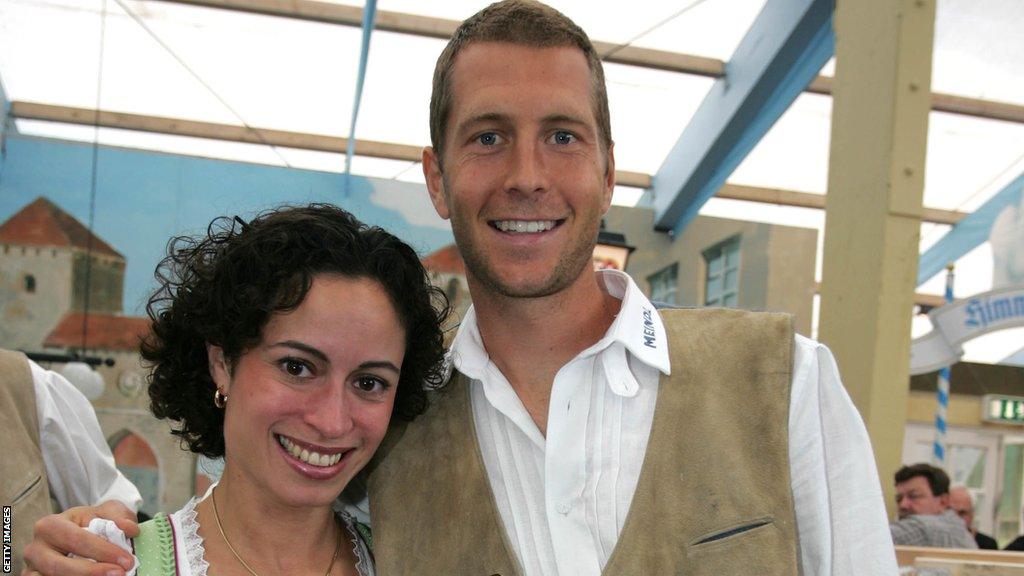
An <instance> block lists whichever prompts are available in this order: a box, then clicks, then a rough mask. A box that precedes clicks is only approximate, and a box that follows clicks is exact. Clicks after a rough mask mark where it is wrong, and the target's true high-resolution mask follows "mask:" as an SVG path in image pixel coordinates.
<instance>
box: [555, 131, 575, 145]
mask: <svg viewBox="0 0 1024 576" xmlns="http://www.w3.org/2000/svg"><path fill="white" fill-rule="evenodd" d="M552 139H553V140H554V142H555V144H559V145H562V146H565V145H566V144H572V143H573V142H575V141H576V135H575V134H573V133H572V132H566V131H565V130H559V131H557V132H555V133H554V135H553V136H552Z"/></svg>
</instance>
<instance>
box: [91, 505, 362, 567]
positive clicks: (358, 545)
mask: <svg viewBox="0 0 1024 576" xmlns="http://www.w3.org/2000/svg"><path fill="white" fill-rule="evenodd" d="M212 491H213V486H211V487H210V488H209V490H207V491H206V494H204V495H203V497H202V498H192V499H191V500H189V501H188V503H187V504H185V505H184V506H183V507H182V508H181V509H180V510H178V511H177V512H174V513H173V514H171V515H170V516H169V517H168V520H170V522H171V527H172V528H173V532H174V554H175V559H176V560H177V564H178V570H177V575H178V576H207V571H208V570H209V568H210V564H209V562H207V561H206V548H205V547H204V545H203V537H202V536H200V535H199V521H198V520H197V519H196V506H197V505H198V504H199V503H200V502H202V501H203V500H205V499H206V498H208V497H209V495H210V493H211V492H212ZM334 513H335V514H336V515H337V516H338V519H340V520H341V524H342V526H344V527H345V530H346V531H347V532H348V535H349V540H350V543H351V546H352V550H353V551H354V552H355V555H356V571H357V572H358V573H359V576H376V570H375V569H374V566H373V556H372V555H371V554H370V549H369V547H368V546H367V543H366V541H365V540H363V537H362V535H360V533H359V530H358V529H356V520H355V518H353V517H352V515H350V514H349V513H348V512H346V511H345V510H343V509H341V508H340V504H339V503H336V504H335V507H334ZM88 530H89V531H90V532H92V533H94V534H99V535H100V536H102V537H103V538H105V539H107V540H108V541H110V542H113V543H114V544H117V545H118V546H121V547H122V548H124V549H125V550H127V551H129V552H131V551H132V548H131V544H130V543H128V541H127V540H126V539H125V537H124V533H123V532H121V530H120V529H119V528H117V527H116V526H115V525H114V523H113V522H111V521H109V520H102V519H99V518H97V519H95V520H93V521H92V522H90V523H89V527H88ZM135 561H136V564H138V558H136V559H135ZM135 572H136V569H135V568H132V569H131V570H129V571H128V573H127V574H126V576H135Z"/></svg>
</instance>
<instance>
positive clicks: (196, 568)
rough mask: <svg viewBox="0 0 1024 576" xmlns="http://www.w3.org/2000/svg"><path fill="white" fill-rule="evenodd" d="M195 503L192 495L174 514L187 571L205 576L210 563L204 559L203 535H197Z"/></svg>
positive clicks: (196, 501) (197, 524)
mask: <svg viewBox="0 0 1024 576" xmlns="http://www.w3.org/2000/svg"><path fill="white" fill-rule="evenodd" d="M204 498H205V496H204ZM197 504H199V500H198V499H197V498H195V497H193V498H192V499H191V500H189V501H188V504H185V506H184V507H183V508H182V509H181V510H178V512H177V513H175V514H174V516H175V520H178V522H179V526H180V529H181V540H182V542H183V543H184V546H185V558H186V559H187V560H188V569H189V572H191V573H192V576H206V571H207V570H208V569H209V568H210V563H209V562H207V561H206V547H205V546H204V545H203V537H202V536H200V535H199V522H198V521H197V520H196V505H197Z"/></svg>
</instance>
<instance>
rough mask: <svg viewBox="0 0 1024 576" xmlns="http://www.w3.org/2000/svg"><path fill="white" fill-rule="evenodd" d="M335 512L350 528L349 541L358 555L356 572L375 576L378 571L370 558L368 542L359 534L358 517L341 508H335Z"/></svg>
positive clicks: (365, 575)
mask: <svg viewBox="0 0 1024 576" xmlns="http://www.w3.org/2000/svg"><path fill="white" fill-rule="evenodd" d="M334 513H335V514H337V515H338V517H339V518H341V522H342V524H343V525H344V526H345V529H346V530H348V536H349V541H350V542H352V551H353V552H354V553H355V555H356V572H358V573H359V576H375V575H376V573H377V571H376V570H375V569H374V566H373V559H372V558H370V551H369V549H368V548H367V547H366V542H364V541H363V538H362V536H361V535H360V534H359V529H358V528H356V519H355V518H353V517H352V515H351V514H349V513H348V512H344V511H341V510H337V509H335V511H334Z"/></svg>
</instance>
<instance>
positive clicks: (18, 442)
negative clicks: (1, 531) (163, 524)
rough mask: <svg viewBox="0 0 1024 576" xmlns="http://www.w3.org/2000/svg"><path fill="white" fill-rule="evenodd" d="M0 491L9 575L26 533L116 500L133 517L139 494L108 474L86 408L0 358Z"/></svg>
mask: <svg viewBox="0 0 1024 576" xmlns="http://www.w3.org/2000/svg"><path fill="white" fill-rule="evenodd" d="M0 421H2V422H3V434H4V455H3V466H2V467H0V490H2V494H0V496H2V500H3V504H4V506H5V507H6V506H10V507H11V509H10V521H11V529H12V530H11V552H12V554H11V560H12V564H11V568H12V573H13V574H18V573H20V572H21V569H22V548H23V547H24V546H25V544H27V543H28V541H29V539H30V537H31V535H32V525H33V524H35V522H36V521H37V520H39V519H40V518H42V517H43V516H45V515H47V514H50V513H52V512H53V504H52V503H51V501H52V502H55V503H56V504H57V506H58V507H59V508H60V509H61V510H63V509H67V508H70V507H72V506H81V505H85V504H96V503H99V502H102V501H104V500H111V499H113V500H116V501H119V502H121V503H123V504H124V505H127V506H129V507H131V509H132V510H133V511H134V510H136V509H138V507H139V505H140V504H141V503H142V497H141V496H140V495H139V491H138V490H137V489H136V488H135V486H133V485H132V483H131V482H129V481H128V479H127V478H125V477H124V476H123V475H122V474H121V473H120V472H119V471H118V470H117V468H115V467H114V458H113V456H112V455H111V454H110V448H108V447H107V443H106V440H104V438H103V433H102V431H101V430H100V427H99V423H98V422H97V421H96V413H95V412H93V409H92V405H91V404H89V401H88V400H87V399H86V398H85V396H83V395H82V393H81V392H79V391H78V389H76V388H75V387H74V386H72V385H71V383H70V382H68V381H67V380H65V379H64V378H63V377H62V376H61V375H60V374H57V373H55V372H51V371H49V370H44V369H43V368H41V367H40V366H39V365H38V364H36V363H35V362H32V361H31V360H29V359H28V358H26V357H25V355H24V354H21V353H19V352H12V351H9V350H0Z"/></svg>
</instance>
